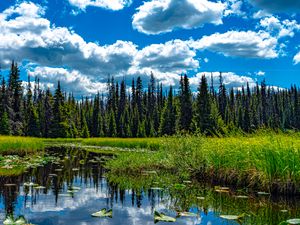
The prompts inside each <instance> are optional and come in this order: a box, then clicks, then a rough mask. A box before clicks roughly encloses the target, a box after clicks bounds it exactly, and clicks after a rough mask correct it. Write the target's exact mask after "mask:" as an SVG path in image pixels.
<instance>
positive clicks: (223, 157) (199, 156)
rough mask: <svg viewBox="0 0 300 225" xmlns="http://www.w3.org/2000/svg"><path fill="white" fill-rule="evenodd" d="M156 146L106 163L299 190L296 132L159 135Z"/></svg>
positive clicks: (114, 167) (288, 191)
mask: <svg viewBox="0 0 300 225" xmlns="http://www.w3.org/2000/svg"><path fill="white" fill-rule="evenodd" d="M160 143H161V144H160V147H159V150H158V151H155V152H151V153H149V152H148V153H147V154H146V153H124V154H122V155H120V156H118V157H117V158H115V159H114V160H113V161H111V162H108V164H107V167H108V168H109V169H111V171H113V172H122V173H126V172H131V173H132V172H141V171H142V170H145V169H148V170H150V169H167V170H173V171H174V172H176V173H177V175H178V176H181V177H188V176H189V177H193V178H196V179H198V180H206V181H210V182H216V183H222V184H227V185H235V186H242V187H249V188H252V189H257V190H264V191H268V192H272V193H284V194H299V193H300V138H299V135H298V134H289V135H286V134H264V135H261V134H260V135H252V136H248V137H226V138H206V137H174V138H165V139H160Z"/></svg>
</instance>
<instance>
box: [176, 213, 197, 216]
mask: <svg viewBox="0 0 300 225" xmlns="http://www.w3.org/2000/svg"><path fill="white" fill-rule="evenodd" d="M177 214H178V216H185V217H196V216H198V214H196V213H192V212H178V213H177Z"/></svg>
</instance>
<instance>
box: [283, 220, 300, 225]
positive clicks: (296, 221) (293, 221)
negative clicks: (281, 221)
mask: <svg viewBox="0 0 300 225" xmlns="http://www.w3.org/2000/svg"><path fill="white" fill-rule="evenodd" d="M286 222H287V223H288V224H292V225H294V224H300V219H290V220H287V221H286Z"/></svg>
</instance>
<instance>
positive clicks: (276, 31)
mask: <svg viewBox="0 0 300 225" xmlns="http://www.w3.org/2000/svg"><path fill="white" fill-rule="evenodd" d="M260 26H261V27H263V28H265V29H266V30H267V31H268V32H269V33H271V34H273V35H275V36H277V37H278V38H282V37H287V36H288V37H293V36H294V35H295V33H294V31H299V30H300V25H299V24H298V23H297V21H296V20H288V19H286V20H283V21H280V20H279V18H277V17H275V16H269V17H265V18H264V19H261V20H260Z"/></svg>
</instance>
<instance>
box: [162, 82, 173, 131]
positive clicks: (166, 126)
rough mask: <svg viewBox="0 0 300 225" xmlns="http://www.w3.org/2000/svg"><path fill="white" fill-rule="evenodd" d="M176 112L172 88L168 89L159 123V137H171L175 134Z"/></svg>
mask: <svg viewBox="0 0 300 225" xmlns="http://www.w3.org/2000/svg"><path fill="white" fill-rule="evenodd" d="M175 112H176V110H175V108H174V105H173V88H172V86H171V87H170V90H169V94H168V100H167V102H166V103H165V107H164V109H163V112H162V115H161V122H160V128H159V133H160V134H161V135H173V134H175V125H176V113H175Z"/></svg>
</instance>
